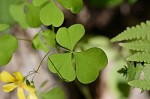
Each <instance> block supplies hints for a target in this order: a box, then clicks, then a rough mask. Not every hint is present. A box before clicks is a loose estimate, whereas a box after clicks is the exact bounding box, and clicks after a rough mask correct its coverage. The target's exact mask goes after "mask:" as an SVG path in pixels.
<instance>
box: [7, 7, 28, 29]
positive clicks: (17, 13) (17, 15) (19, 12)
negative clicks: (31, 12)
mask: <svg viewBox="0 0 150 99" xmlns="http://www.w3.org/2000/svg"><path fill="white" fill-rule="evenodd" d="M10 14H11V16H12V17H13V19H14V20H15V21H17V22H18V23H19V24H20V25H21V27H22V28H27V27H28V24H27V22H26V16H25V13H24V4H18V5H11V6H10Z"/></svg>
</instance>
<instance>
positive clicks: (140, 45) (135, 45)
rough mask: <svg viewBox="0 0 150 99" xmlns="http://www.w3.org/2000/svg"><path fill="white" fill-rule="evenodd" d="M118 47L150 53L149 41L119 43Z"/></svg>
mask: <svg viewBox="0 0 150 99" xmlns="http://www.w3.org/2000/svg"><path fill="white" fill-rule="evenodd" d="M119 45H120V46H122V47H125V48H128V49H130V50H136V51H146V52H150V41H148V40H138V41H134V42H130V43H120V44H119Z"/></svg>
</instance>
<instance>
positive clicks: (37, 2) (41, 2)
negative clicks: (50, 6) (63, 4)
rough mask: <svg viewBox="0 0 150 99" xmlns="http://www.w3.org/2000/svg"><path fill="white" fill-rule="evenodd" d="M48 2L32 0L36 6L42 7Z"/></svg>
mask: <svg viewBox="0 0 150 99" xmlns="http://www.w3.org/2000/svg"><path fill="white" fill-rule="evenodd" d="M46 1H48V0H32V3H33V5H34V6H40V5H42V4H43V3H45V2H46Z"/></svg>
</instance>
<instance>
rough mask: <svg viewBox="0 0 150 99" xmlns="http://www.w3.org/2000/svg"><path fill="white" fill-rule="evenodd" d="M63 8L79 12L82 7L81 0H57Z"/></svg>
mask: <svg viewBox="0 0 150 99" xmlns="http://www.w3.org/2000/svg"><path fill="white" fill-rule="evenodd" d="M57 1H58V2H59V3H60V4H61V5H62V6H63V7H64V8H66V9H68V10H71V12H72V13H79V12H80V11H81V9H82V7H83V0H57Z"/></svg>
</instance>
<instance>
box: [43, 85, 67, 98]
mask: <svg viewBox="0 0 150 99" xmlns="http://www.w3.org/2000/svg"><path fill="white" fill-rule="evenodd" d="M41 96H42V99H66V96H65V93H64V91H63V90H62V89H61V88H59V87H55V88H53V89H52V90H50V91H48V92H46V93H42V94H41Z"/></svg>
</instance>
